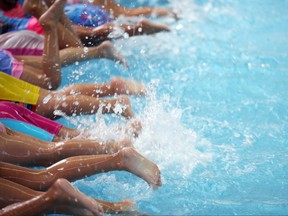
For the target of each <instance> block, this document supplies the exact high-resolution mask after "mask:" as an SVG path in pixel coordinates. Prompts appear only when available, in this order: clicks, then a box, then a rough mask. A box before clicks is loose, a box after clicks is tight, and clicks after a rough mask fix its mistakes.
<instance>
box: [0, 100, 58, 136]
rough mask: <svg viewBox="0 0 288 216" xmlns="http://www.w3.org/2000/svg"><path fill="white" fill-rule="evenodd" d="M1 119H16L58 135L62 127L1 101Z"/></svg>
mask: <svg viewBox="0 0 288 216" xmlns="http://www.w3.org/2000/svg"><path fill="white" fill-rule="evenodd" d="M0 118H8V119H16V120H19V121H22V122H25V123H29V124H32V125H34V126H37V127H39V128H42V129H43V130H45V131H47V132H49V133H51V134H54V135H58V133H59V131H60V129H61V127H62V125H61V124H59V123H57V122H55V121H52V120H50V119H47V118H45V117H43V116H40V115H38V114H37V113H34V112H32V111H30V110H28V109H26V108H24V107H22V106H20V105H17V104H15V103H12V102H7V101H0Z"/></svg>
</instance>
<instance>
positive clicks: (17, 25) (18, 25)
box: [0, 11, 44, 34]
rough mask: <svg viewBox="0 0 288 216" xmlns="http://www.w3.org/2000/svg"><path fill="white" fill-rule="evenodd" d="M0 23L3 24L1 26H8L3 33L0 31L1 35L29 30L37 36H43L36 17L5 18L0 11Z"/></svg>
mask: <svg viewBox="0 0 288 216" xmlns="http://www.w3.org/2000/svg"><path fill="white" fill-rule="evenodd" d="M0 21H1V22H2V23H3V25H5V26H8V27H7V28H5V31H4V30H3V29H1V31H0V33H1V34H3V33H6V32H10V31H19V30H31V31H35V32H36V33H38V34H44V30H43V28H42V26H41V25H40V23H39V22H38V19H37V18H36V17H29V18H25V17H24V18H14V17H8V16H5V15H4V13H3V12H2V11H0Z"/></svg>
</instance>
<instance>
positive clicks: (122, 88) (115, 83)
mask: <svg viewBox="0 0 288 216" xmlns="http://www.w3.org/2000/svg"><path fill="white" fill-rule="evenodd" d="M110 85H111V88H112V89H113V90H114V92H116V93H117V94H127V95H141V96H143V95H145V94H146V90H145V87H144V84H143V83H140V82H134V81H130V80H124V79H122V78H120V77H114V78H113V79H112V80H111V82H110Z"/></svg>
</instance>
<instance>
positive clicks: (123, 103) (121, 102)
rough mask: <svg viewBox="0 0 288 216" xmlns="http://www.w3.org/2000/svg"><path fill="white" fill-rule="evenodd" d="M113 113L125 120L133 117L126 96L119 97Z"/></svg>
mask: <svg viewBox="0 0 288 216" xmlns="http://www.w3.org/2000/svg"><path fill="white" fill-rule="evenodd" d="M114 112H115V113H117V114H121V115H122V116H124V117H125V118H127V119H130V118H132V117H134V112H133V109H132V106H131V103H130V100H129V98H128V97H127V96H126V95H120V96H119V97H118V99H117V103H116V104H115V107H114Z"/></svg>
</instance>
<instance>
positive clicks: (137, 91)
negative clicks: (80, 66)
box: [64, 77, 146, 98]
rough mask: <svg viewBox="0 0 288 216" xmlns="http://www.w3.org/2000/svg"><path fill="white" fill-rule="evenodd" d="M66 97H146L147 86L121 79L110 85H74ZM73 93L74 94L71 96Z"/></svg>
mask: <svg viewBox="0 0 288 216" xmlns="http://www.w3.org/2000/svg"><path fill="white" fill-rule="evenodd" d="M64 91H65V93H66V95H73V94H81V95H86V96H93V97H97V98H98V97H104V96H114V95H121V94H126V95H145V93H146V90H145V86H144V84H143V83H141V82H134V81H130V80H124V79H122V78H120V77H115V78H113V79H112V80H111V81H110V82H109V83H95V84H89V83H84V84H73V85H71V86H68V87H67V88H66V89H65V90H64ZM71 92H73V94H71Z"/></svg>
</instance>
